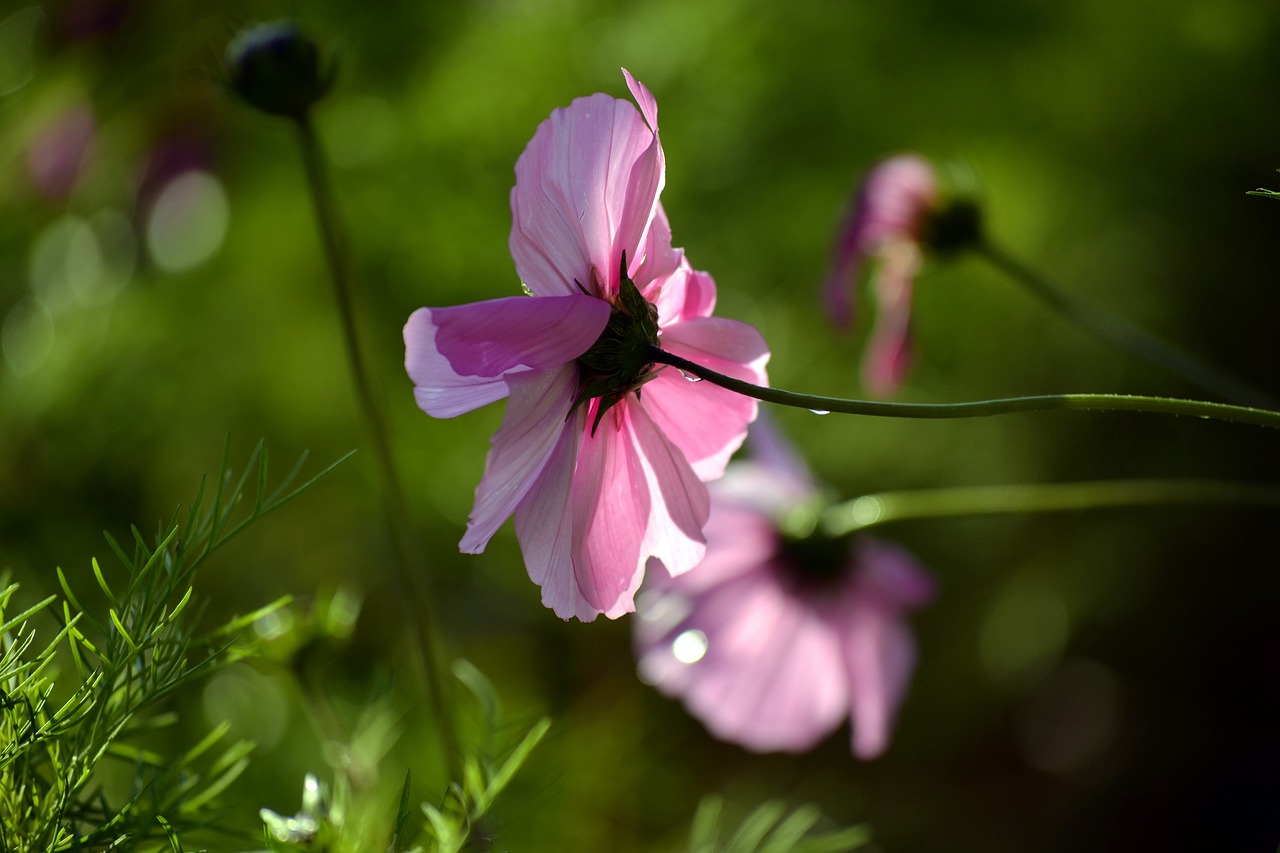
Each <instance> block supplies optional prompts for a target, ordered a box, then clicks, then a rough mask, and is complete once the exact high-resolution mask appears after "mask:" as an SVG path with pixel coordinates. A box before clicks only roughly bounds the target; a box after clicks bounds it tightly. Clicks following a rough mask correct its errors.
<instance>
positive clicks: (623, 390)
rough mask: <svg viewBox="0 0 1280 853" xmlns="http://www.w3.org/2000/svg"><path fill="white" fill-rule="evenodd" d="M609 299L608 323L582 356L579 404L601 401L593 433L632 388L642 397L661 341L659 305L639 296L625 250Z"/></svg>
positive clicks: (577, 402)
mask: <svg viewBox="0 0 1280 853" xmlns="http://www.w3.org/2000/svg"><path fill="white" fill-rule="evenodd" d="M578 286H579V287H580V288H581V287H582V285H581V284H579V285H578ZM584 292H585V289H584ZM610 302H611V303H612V305H613V313H611V314H610V315H609V323H608V325H606V326H605V327H604V331H603V332H601V333H600V337H599V338H597V339H596V342H595V343H594V344H592V345H591V348H590V349H588V350H587V351H586V352H584V353H583V354H582V355H580V356H578V398H577V399H576V400H574V406H575V407H577V406H578V405H579V404H581V403H588V402H590V401H591V400H594V399H597V398H599V400H600V403H599V406H598V407H597V408H596V417H595V421H594V422H593V423H592V424H591V433H592V435H594V434H595V431H596V427H598V426H600V419H601V418H603V417H604V413H605V412H607V411H609V409H611V408H613V407H614V406H616V405H617V404H618V403H620V402H621V401H622V400H623V399H624V398H625V397H626V396H627V395H628V394H630V393H631V392H632V391H634V392H635V393H636V396H639V394H640V386H641V385H643V384H644V383H645V382H647V381H649V379H651V378H652V377H653V376H654V372H653V358H652V357H651V356H650V353H651V352H652V349H653V348H654V347H657V346H658V309H657V308H656V307H655V306H654V305H653V304H652V303H651V302H648V301H647V300H645V298H644V297H643V296H641V295H640V289H639V288H637V287H636V284H635V282H633V281H632V280H631V279H630V278H629V277H628V276H627V256H626V253H623V255H622V270H621V272H620V274H619V276H618V296H617V298H616V299H611V300H610Z"/></svg>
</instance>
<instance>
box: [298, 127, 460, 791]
mask: <svg viewBox="0 0 1280 853" xmlns="http://www.w3.org/2000/svg"><path fill="white" fill-rule="evenodd" d="M296 126H297V130H298V140H299V143H300V145H301V147H302V160H303V165H304V167H305V169H306V173H307V185H308V187H309V188H310V190H311V199H312V202H313V205H314V207H315V214H316V222H317V225H318V226H319V229H320V236H321V240H320V242H321V244H322V245H323V246H324V252H325V260H326V262H327V265H328V267H329V276H330V279H331V280H332V282H333V292H334V298H335V299H336V300H337V303H338V316H339V318H340V319H341V322H342V335H343V340H344V342H345V344H346V349H347V357H348V360H349V362H350V365H351V375H352V380H353V382H354V384H355V388H356V393H357V394H358V395H359V397H360V404H361V409H362V410H363V411H364V415H365V421H366V423H367V426H368V429H369V434H370V436H371V437H372V439H373V449H374V456H375V458H376V461H377V464H378V468H379V473H380V474H381V475H382V476H381V480H382V484H383V499H384V502H385V505H386V512H387V524H388V527H389V528H390V532H391V549H392V556H393V559H394V563H395V571H394V573H393V574H394V578H395V582H396V587H397V589H398V590H399V592H400V595H399V596H398V598H399V600H400V602H401V605H402V606H403V607H404V609H405V613H406V615H407V616H408V620H407V621H408V622H409V623H410V624H411V625H413V626H414V627H415V629H416V630H415V631H414V633H415V634H416V636H417V639H418V647H417V651H418V654H417V655H416V657H417V659H418V662H419V665H420V667H421V669H422V677H423V680H424V681H425V683H426V688H427V694H428V701H430V703H431V706H432V711H433V712H434V714H435V717H436V721H437V725H438V726H439V728H440V740H441V746H442V748H443V750H444V756H445V762H446V765H447V767H448V770H449V776H450V779H451V780H452V781H454V782H461V781H462V778H463V777H462V772H463V771H462V763H461V758H460V757H459V751H458V737H457V732H456V729H455V727H454V723H453V714H452V709H451V708H450V705H449V701H448V696H447V694H446V692H445V681H444V678H443V677H442V674H441V671H442V666H441V663H440V659H439V654H440V651H439V648H440V642H439V638H438V636H437V634H436V630H437V628H436V626H437V624H438V623H437V621H436V616H435V607H434V606H433V603H432V597H431V593H430V590H429V589H428V588H427V585H426V580H425V577H424V575H423V572H422V567H421V566H419V567H417V569H416V570H415V567H414V560H413V559H412V557H411V554H412V552H413V547H412V544H411V542H412V540H411V535H410V533H409V513H408V509H407V503H406V501H405V497H404V488H403V486H402V485H401V484H400V477H399V475H398V473H397V471H396V466H395V460H394V459H393V457H392V454H391V441H390V438H389V432H388V430H387V423H386V418H385V417H384V415H383V413H382V406H381V404H380V402H379V399H378V395H377V392H376V391H375V389H374V385H373V381H372V378H371V377H370V375H369V371H368V368H367V367H366V366H365V360H364V353H363V349H362V347H361V346H360V335H359V331H358V329H357V326H356V312H355V304H354V298H353V294H352V287H351V282H350V279H349V277H348V274H347V263H346V256H345V253H344V245H343V242H342V230H341V228H340V227H339V224H338V215H337V208H336V205H335V204H334V201H333V193H332V190H331V189H330V187H329V179H328V173H327V171H326V169H325V160H324V154H323V152H322V151H321V148H320V141H319V139H318V138H317V136H316V133H315V129H314V128H313V127H312V125H311V122H310V120H309V118H307V117H306V116H305V115H304V116H303V117H302V118H300V119H298V120H297V122H296Z"/></svg>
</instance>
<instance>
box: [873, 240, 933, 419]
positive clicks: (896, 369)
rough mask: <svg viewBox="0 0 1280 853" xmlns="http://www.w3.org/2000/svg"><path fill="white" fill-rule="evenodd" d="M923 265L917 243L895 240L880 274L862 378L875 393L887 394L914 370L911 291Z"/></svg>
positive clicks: (877, 280) (885, 254) (884, 254)
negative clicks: (912, 362)
mask: <svg viewBox="0 0 1280 853" xmlns="http://www.w3.org/2000/svg"><path fill="white" fill-rule="evenodd" d="M919 266H920V251H919V248H918V247H917V246H916V245H915V244H914V243H898V242H891V243H889V244H887V245H886V246H885V248H884V251H883V259H882V261H881V263H880V268H879V270H878V271H877V273H876V278H875V289H876V297H877V309H876V311H877V314H876V325H875V328H874V329H873V330H872V332H871V338H870V340H868V341H867V351H866V354H865V355H864V356H863V360H862V377H863V382H865V383H866V385H867V388H868V389H870V390H871V392H872V393H873V394H876V395H877V396H881V397H887V396H889V395H891V394H893V393H894V392H895V391H897V390H898V388H899V387H901V385H902V383H903V381H904V380H905V379H906V377H907V373H908V371H909V370H910V369H911V361H912V347H911V291H912V283H913V280H914V278H915V274H916V272H917V270H918V269H919Z"/></svg>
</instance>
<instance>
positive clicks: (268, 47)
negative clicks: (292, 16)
mask: <svg viewBox="0 0 1280 853" xmlns="http://www.w3.org/2000/svg"><path fill="white" fill-rule="evenodd" d="M225 62H226V66H227V81H228V83H229V84H230V86H231V90H232V91H233V92H235V93H236V95H238V96H239V97H240V99H241V100H243V101H244V102H245V103H247V104H249V105H250V106H251V107H254V108H256V109H259V110H262V111H263V112H264V113H268V114H269V115H274V116H283V117H285V118H292V119H295V120H298V121H301V120H302V119H304V118H305V117H306V114H307V111H308V110H310V109H311V107H312V105H313V104H315V103H316V101H318V100H320V99H321V98H323V97H324V96H325V95H326V94H328V92H329V89H330V88H332V87H333V79H334V63H333V62H322V61H321V57H320V48H319V47H318V46H317V45H316V43H315V42H314V41H312V40H311V39H309V38H307V37H305V36H304V35H302V33H301V32H300V31H299V30H298V26H297V24H295V23H294V22H292V21H271V22H270V23H265V24H254V25H253V26H251V27H246V28H245V29H243V30H241V31H240V32H238V33H236V35H235V37H234V38H232V39H231V41H230V42H229V43H228V44H227V52H226V57H225Z"/></svg>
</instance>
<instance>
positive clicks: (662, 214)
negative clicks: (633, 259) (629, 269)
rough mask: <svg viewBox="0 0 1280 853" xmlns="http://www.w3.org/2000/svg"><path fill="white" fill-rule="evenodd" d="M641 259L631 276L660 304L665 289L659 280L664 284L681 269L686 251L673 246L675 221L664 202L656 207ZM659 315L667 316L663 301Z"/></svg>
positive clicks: (645, 294)
mask: <svg viewBox="0 0 1280 853" xmlns="http://www.w3.org/2000/svg"><path fill="white" fill-rule="evenodd" d="M639 260H640V264H639V265H638V266H636V267H635V271H634V272H633V273H632V275H631V279H632V281H634V282H635V284H636V286H637V287H638V288H640V293H641V294H642V295H643V296H644V298H645V299H647V300H649V301H650V302H655V303H656V302H657V299H658V298H660V297H661V294H662V290H663V288H662V287H659V286H657V285H655V282H656V283H659V284H660V283H661V282H662V281H663V280H665V279H666V278H667V277H668V276H670V275H671V274H672V273H674V272H675V271H676V270H677V269H679V268H680V266H681V262H682V261H683V260H684V251H683V250H682V249H673V248H672V247H671V224H670V223H669V222H668V221H667V213H666V211H665V210H663V208H662V203H661V202H659V203H658V206H657V207H656V208H655V209H654V213H653V221H652V222H651V223H650V224H649V233H648V235H647V236H646V237H645V246H644V251H643V252H642V253H641V254H640V255H639ZM658 316H659V317H662V316H663V313H662V306H661V305H660V304H659V305H658ZM659 322H661V321H659Z"/></svg>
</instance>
